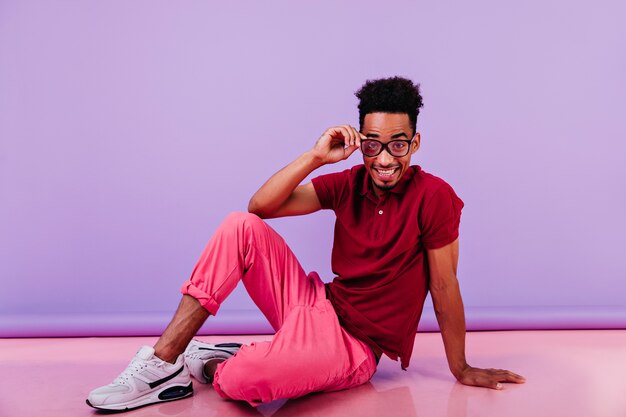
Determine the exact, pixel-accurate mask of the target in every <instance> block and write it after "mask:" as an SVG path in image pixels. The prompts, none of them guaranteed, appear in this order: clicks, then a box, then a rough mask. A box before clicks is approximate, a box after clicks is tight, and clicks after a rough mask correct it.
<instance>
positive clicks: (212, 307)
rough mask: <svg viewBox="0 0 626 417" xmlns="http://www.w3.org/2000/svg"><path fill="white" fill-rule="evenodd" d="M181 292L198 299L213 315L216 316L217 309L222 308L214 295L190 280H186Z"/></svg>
mask: <svg viewBox="0 0 626 417" xmlns="http://www.w3.org/2000/svg"><path fill="white" fill-rule="evenodd" d="M180 292H181V293H183V295H185V294H186V295H189V296H191V297H193V298H195V299H196V300H198V302H200V305H201V306H202V307H204V308H205V309H206V310H207V311H208V312H209V314H211V315H212V316H215V315H216V314H217V310H219V308H220V305H219V304H218V302H217V301H215V299H214V298H213V297H211V296H210V295H209V294H207V293H205V292H204V291H202V290H201V289H200V288H198V287H196V286H195V285H194V284H193V283H192V282H191V281H190V280H187V281H185V283H184V284H183V286H182V288H181V289H180Z"/></svg>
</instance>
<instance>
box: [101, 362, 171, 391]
mask: <svg viewBox="0 0 626 417" xmlns="http://www.w3.org/2000/svg"><path fill="white" fill-rule="evenodd" d="M148 363H153V364H154V365H156V366H157V367H159V368H160V367H161V366H163V361H160V360H150V361H142V360H139V359H137V358H133V359H132V360H131V361H130V363H129V364H128V366H127V367H126V369H124V371H123V372H122V373H121V374H119V375H118V377H117V378H115V380H113V385H116V384H124V385H126V383H127V381H128V380H129V378H131V377H132V376H134V375H135V374H137V373H139V372H140V371H141V370H143V369H144V368H147V367H148Z"/></svg>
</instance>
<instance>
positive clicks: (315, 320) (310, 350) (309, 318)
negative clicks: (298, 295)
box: [213, 282, 376, 406]
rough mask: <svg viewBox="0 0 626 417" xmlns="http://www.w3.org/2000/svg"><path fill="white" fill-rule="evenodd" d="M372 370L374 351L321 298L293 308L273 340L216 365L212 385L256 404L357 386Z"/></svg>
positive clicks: (229, 395)
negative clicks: (345, 328) (340, 322)
mask: <svg viewBox="0 0 626 417" xmlns="http://www.w3.org/2000/svg"><path fill="white" fill-rule="evenodd" d="M320 284H321V282H320ZM375 371H376V360H375V358H374V354H373V352H372V350H371V349H370V348H369V347H368V346H367V345H366V344H365V343H363V342H361V341H359V340H357V339H356V338H354V337H353V336H351V335H350V334H348V333H347V332H346V331H345V330H344V329H343V328H342V327H341V325H340V324H339V321H338V319H337V315H336V313H335V311H334V309H333V307H332V305H331V304H330V302H329V301H327V300H323V301H322V302H320V303H318V304H317V305H315V306H296V307H294V308H293V309H292V311H291V313H290V314H289V316H288V317H287V319H286V320H285V322H284V324H283V326H282V327H281V329H280V330H279V331H278V332H277V333H276V335H275V336H274V339H273V340H272V341H271V342H263V343H253V344H252V345H250V346H244V347H242V348H241V350H240V351H239V352H238V353H237V355H235V356H234V357H232V358H231V359H229V360H227V361H225V362H223V363H222V364H220V365H218V367H217V371H216V373H215V379H214V382H213V386H214V388H215V389H216V391H217V392H218V393H219V394H220V395H221V396H222V397H224V398H230V399H234V400H243V401H246V402H248V403H249V404H251V405H252V406H258V405H259V404H261V403H264V402H268V401H273V400H276V399H281V398H297V397H301V396H303V395H306V394H309V393H312V392H319V391H337V390H341V389H346V388H351V387H355V386H358V385H361V384H363V383H365V382H367V381H369V380H370V379H371V377H372V375H373V374H374V372H375Z"/></svg>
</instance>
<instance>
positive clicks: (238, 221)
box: [222, 211, 265, 230]
mask: <svg viewBox="0 0 626 417" xmlns="http://www.w3.org/2000/svg"><path fill="white" fill-rule="evenodd" d="M222 224H223V226H224V227H228V228H234V229H240V228H243V229H246V228H251V229H253V230H256V229H258V228H264V227H265V222H264V221H263V220H261V218H260V217H259V216H257V215H256V214H252V213H248V212H243V211H235V212H232V213H230V214H229V215H228V216H226V219H224V222H223V223H222Z"/></svg>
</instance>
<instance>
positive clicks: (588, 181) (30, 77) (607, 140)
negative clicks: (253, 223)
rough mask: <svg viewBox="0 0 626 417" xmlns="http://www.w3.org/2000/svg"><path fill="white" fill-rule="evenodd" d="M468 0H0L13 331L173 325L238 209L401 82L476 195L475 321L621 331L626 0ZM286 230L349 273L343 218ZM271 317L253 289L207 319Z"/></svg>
mask: <svg viewBox="0 0 626 417" xmlns="http://www.w3.org/2000/svg"><path fill="white" fill-rule="evenodd" d="M453 3H456V4H453ZM453 3H450V2H447V3H445V4H442V3H441V2H435V3H433V2H410V1H400V2H387V3H385V6H382V3H380V2H371V4H364V2H330V1H323V2H315V3H311V4H309V5H299V6H294V5H293V4H292V3H290V2H255V1H244V2H232V3H228V2H220V3H216V2H165V1H149V2H148V1H135V2H130V3H129V2H81V1H56V2H36V1H17V0H14V1H10V0H5V1H2V2H0V280H1V285H2V290H1V292H0V336H28V335H87V334H146V333H148V334H150V333H155V332H158V331H159V330H160V329H161V328H162V327H163V326H164V325H165V323H166V322H167V319H168V317H169V315H170V314H171V312H172V311H173V309H174V308H175V307H176V304H177V302H178V299H179V293H178V290H179V287H180V284H181V283H182V281H183V280H185V279H186V278H187V277H188V276H189V274H190V272H191V270H192V268H193V265H194V263H195V260H196V257H197V256H198V254H199V252H200V251H201V250H202V248H203V246H204V244H205V243H206V240H207V239H208V238H209V236H210V235H211V233H212V231H213V230H214V229H215V228H216V227H217V225H218V224H219V222H220V221H221V220H222V219H223V218H224V217H225V216H226V214H227V213H228V212H230V211H233V210H245V208H246V205H247V201H248V199H249V197H250V195H251V194H252V193H253V192H254V191H255V190H256V189H257V188H258V187H259V186H260V185H261V184H262V183H263V182H264V181H265V179H266V178H267V177H269V176H270V175H271V174H272V173H274V172H275V171H276V170H278V169H279V168H281V167H282V166H284V165H285V164H287V163H288V162H290V161H291V160H292V159H294V158H295V157H296V156H297V155H299V154H300V153H301V152H303V151H305V150H307V149H308V148H309V147H311V146H312V145H313V143H314V142H315V140H316V139H317V137H318V136H319V135H320V134H321V132H322V131H323V130H324V129H325V128H327V127H329V126H332V125H335V124H339V123H351V124H354V125H356V124H358V117H357V112H356V99H355V97H354V96H353V92H354V91H355V90H357V89H358V88H359V87H360V86H361V84H362V83H363V82H364V80H366V79H368V78H376V77H381V76H390V75H395V74H399V75H404V76H408V77H410V78H412V79H414V80H416V81H419V82H420V83H421V84H422V89H423V95H424V100H425V107H424V109H423V113H422V114H421V115H420V118H419V120H418V128H419V130H420V131H421V133H422V149H421V150H420V152H419V153H418V154H417V155H416V156H415V157H414V159H413V162H414V163H416V164H419V165H422V167H424V169H426V170H427V171H429V172H432V173H434V174H436V175H439V176H441V177H443V178H444V179H446V180H447V181H448V182H449V183H451V184H452V185H453V186H454V187H455V189H456V191H457V193H458V194H459V195H460V196H461V198H463V200H464V201H465V203H466V208H465V210H464V214H463V219H462V231H461V232H462V237H461V260H460V269H459V279H460V281H461V286H462V291H463V294H464V300H465V304H466V306H467V307H468V309H467V311H468V325H469V327H470V328H474V329H487V328H527V327H535V328H546V327H556V328H572V327H587V328H588V327H626V301H625V300H626V299H625V297H624V293H626V279H625V278H626V263H624V260H623V258H624V248H625V247H626V217H625V216H624V213H626V191H625V190H626V163H625V162H626V158H625V157H624V154H625V152H626V145H625V144H624V140H625V138H626V122H625V121H624V120H625V118H624V115H625V114H626V104H625V103H626V76H625V75H624V74H626V27H625V26H624V25H623V16H625V15H626V5H625V3H624V2H622V1H613V2H611V1H600V2H593V3H592V2H574V3H572V2H568V1H565V0H552V1H544V0H542V1H538V0H537V1H531V2H522V3H519V4H514V3H511V2H507V3H506V4H505V3H502V2H497V1H479V2H471V3H467V2H453ZM359 158H360V157H359V156H358V154H355V155H354V156H353V157H352V158H351V159H350V160H349V161H347V162H345V163H343V164H338V165H336V166H331V167H325V168H323V169H321V170H319V173H322V172H331V171H335V170H340V169H343V168H345V167H348V166H350V165H353V164H356V163H359V161H360V159H359ZM316 174H317V173H316ZM271 224H272V226H274V227H275V228H276V229H278V230H279V231H280V232H281V233H282V234H283V235H284V236H285V238H286V240H287V241H288V242H289V243H290V245H291V246H292V248H293V250H294V252H295V253H296V254H297V255H298V256H299V258H300V259H301V261H302V264H303V265H304V267H305V269H306V270H317V271H318V272H320V274H321V275H322V276H325V277H326V278H327V279H330V278H331V276H332V275H331V272H330V268H329V260H330V247H331V244H332V214H331V213H318V214H315V215H312V216H310V217H309V218H306V219H305V218H293V219H284V220H273V221H271ZM434 326H435V324H434V320H433V317H432V312H430V310H428V311H427V312H426V313H425V319H424V323H423V326H422V328H424V329H432V328H434ZM268 329H269V327H268V326H267V325H266V324H265V322H264V320H263V319H262V317H260V316H259V314H258V313H257V312H256V311H255V310H254V306H253V304H252V302H251V301H250V300H249V299H248V298H247V296H246V295H245V293H244V291H243V290H242V289H241V288H239V289H237V290H236V292H235V294H234V296H233V297H232V298H231V299H230V300H229V301H228V302H227V303H226V304H225V305H224V308H223V310H222V313H221V321H220V320H214V321H212V322H211V323H209V325H208V327H206V328H205V331H214V332H222V333H227V332H257V331H267V330H268Z"/></svg>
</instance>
